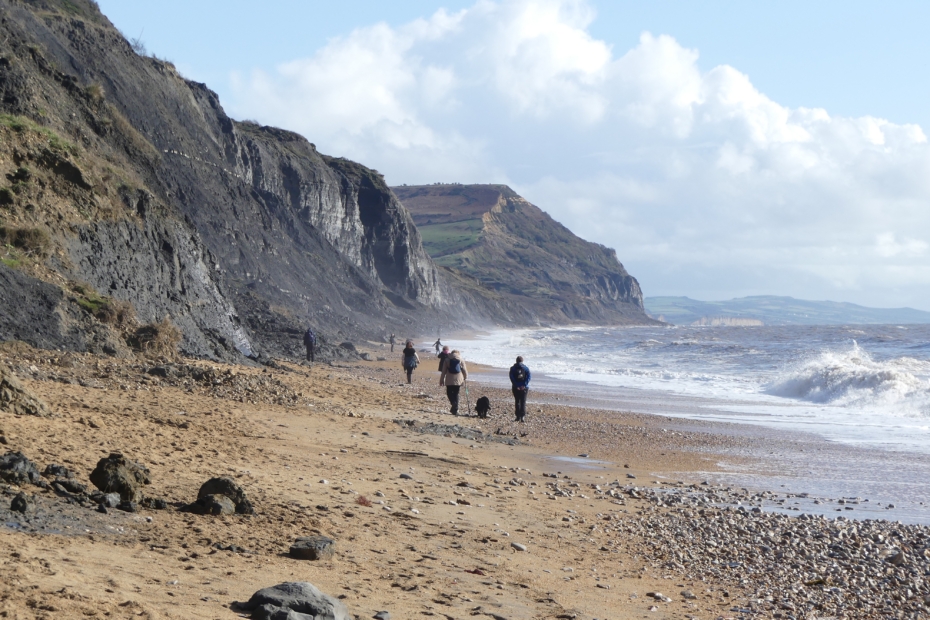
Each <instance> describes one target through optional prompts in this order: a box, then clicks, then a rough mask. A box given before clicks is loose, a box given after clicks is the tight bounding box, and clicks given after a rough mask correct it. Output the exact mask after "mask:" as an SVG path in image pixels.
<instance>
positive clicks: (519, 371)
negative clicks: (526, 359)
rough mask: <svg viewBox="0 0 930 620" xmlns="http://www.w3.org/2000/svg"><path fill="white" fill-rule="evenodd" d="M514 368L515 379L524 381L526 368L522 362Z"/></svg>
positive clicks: (519, 381) (520, 381)
mask: <svg viewBox="0 0 930 620" xmlns="http://www.w3.org/2000/svg"><path fill="white" fill-rule="evenodd" d="M514 368H515V369H516V372H515V373H513V378H514V380H515V381H516V382H517V383H523V382H524V381H526V368H524V367H523V365H522V364H521V365H519V366H514Z"/></svg>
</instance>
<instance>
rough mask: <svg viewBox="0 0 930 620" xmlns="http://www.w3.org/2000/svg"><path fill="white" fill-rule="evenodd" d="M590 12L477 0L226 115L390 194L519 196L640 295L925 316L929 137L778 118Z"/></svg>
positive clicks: (328, 49) (872, 125)
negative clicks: (617, 37)
mask: <svg viewBox="0 0 930 620" xmlns="http://www.w3.org/2000/svg"><path fill="white" fill-rule="evenodd" d="M595 19H596V15H595V13H594V11H593V9H592V8H591V7H590V6H588V5H587V4H586V3H585V2H583V1H581V0H502V1H500V2H491V1H489V0H479V1H478V2H477V3H476V4H475V5H474V6H472V7H471V8H469V9H466V10H463V11H459V12H456V13H450V12H447V11H438V12H436V13H435V14H433V15H431V16H428V17H424V18H422V19H419V20H416V21H414V22H412V23H410V24H407V25H404V26H401V27H396V28H394V27H390V26H388V25H386V24H375V25H372V26H368V27H364V28H360V29H358V30H356V31H354V32H352V33H350V34H348V35H346V36H344V37H341V38H337V39H333V40H332V41H330V42H329V44H328V45H326V46H325V47H324V48H322V49H320V50H318V51H317V52H316V53H315V54H314V55H312V56H311V57H309V58H304V59H296V60H293V61H291V62H288V63H285V64H282V65H281V66H279V67H278V68H277V70H276V71H274V72H273V73H265V72H261V71H255V72H252V73H250V74H237V75H235V76H233V83H234V92H235V93H236V97H235V101H234V102H233V106H232V109H233V111H234V112H235V113H238V114H240V115H241V116H243V117H246V116H247V117H253V118H258V119H259V120H262V121H263V122H266V123H269V124H276V125H282V126H285V127H287V128H290V129H293V130H296V131H299V132H301V133H303V134H304V135H306V136H307V137H308V138H310V139H311V140H312V141H314V142H316V143H317V144H318V146H319V147H320V149H321V150H323V151H324V152H330V153H334V154H339V155H345V156H348V157H352V158H355V159H358V160H360V161H362V162H364V163H366V164H368V165H371V166H372V167H375V168H377V169H379V170H380V171H381V172H383V173H385V174H386V176H387V178H388V180H389V182H392V183H395V184H400V183H430V182H434V181H460V182H507V183H510V184H512V185H513V186H514V187H515V189H517V190H518V191H520V192H521V193H523V194H524V195H525V196H526V197H527V198H529V199H530V200H532V201H533V202H535V203H536V204H538V205H539V206H541V207H542V208H544V209H546V210H547V211H549V212H550V213H551V214H552V215H553V216H554V217H556V218H557V219H559V220H561V221H562V222H563V223H565V224H566V225H567V226H568V227H569V228H571V229H572V230H574V231H575V232H576V233H578V234H580V235H582V236H584V237H585V238H588V239H591V240H593V241H598V242H600V243H604V244H605V245H608V246H611V247H614V248H616V249H617V252H618V255H619V256H620V258H621V259H622V260H623V261H624V263H626V265H627V267H628V268H629V269H630V271H631V272H632V273H633V274H634V275H636V276H637V277H639V279H640V280H641V282H642V284H643V288H644V289H645V291H646V293H647V294H689V295H692V296H697V297H703V298H720V297H728V296H736V295H743V294H762V293H776V294H791V295H795V296H799V297H809V298H810V297H816V298H834V299H847V300H851V301H858V302H860V303H867V304H873V305H892V304H910V305H914V306H918V307H923V308H926V309H930V292H928V289H927V284H930V269H928V268H927V266H926V264H925V263H926V261H927V254H928V248H930V245H928V241H930V232H928V231H930V209H928V208H927V204H928V200H930V174H928V173H930V146H928V144H927V138H926V135H925V133H924V131H923V130H922V129H921V128H920V127H919V126H917V125H900V124H894V123H891V122H888V121H886V120H883V119H880V118H873V117H862V118H843V117H837V116H833V115H831V114H830V113H829V111H827V110H823V109H811V108H789V107H786V106H783V105H781V104H779V103H777V102H776V101H773V100H772V99H771V98H769V97H767V96H766V95H765V94H764V93H762V92H760V91H759V90H758V89H757V88H756V87H755V86H754V85H753V83H752V81H751V79H750V77H749V76H747V75H745V74H744V73H741V72H740V71H739V70H738V69H737V68H734V67H732V66H726V65H722V66H717V67H713V68H710V69H709V70H705V69H702V68H701V67H700V65H699V51H698V50H693V49H687V48H685V47H683V46H682V45H681V44H679V43H678V42H677V41H676V40H675V39H674V37H673V36H670V35H666V34H660V35H654V34H650V33H644V34H643V35H642V36H641V38H640V40H639V42H638V44H637V45H636V46H635V47H633V48H632V49H629V50H615V49H612V47H611V46H610V45H608V44H607V43H605V42H604V41H599V40H597V39H595V38H594V37H592V36H591V35H590V33H589V32H588V28H589V26H590V25H591V23H592V22H593V20H595Z"/></svg>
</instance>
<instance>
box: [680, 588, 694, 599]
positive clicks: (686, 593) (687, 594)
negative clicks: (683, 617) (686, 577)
mask: <svg viewBox="0 0 930 620" xmlns="http://www.w3.org/2000/svg"><path fill="white" fill-rule="evenodd" d="M681 596H682V597H683V598H684V599H685V600H686V601H693V600H694V599H696V598H697V597H696V596H695V595H694V592H692V591H691V590H682V591H681Z"/></svg>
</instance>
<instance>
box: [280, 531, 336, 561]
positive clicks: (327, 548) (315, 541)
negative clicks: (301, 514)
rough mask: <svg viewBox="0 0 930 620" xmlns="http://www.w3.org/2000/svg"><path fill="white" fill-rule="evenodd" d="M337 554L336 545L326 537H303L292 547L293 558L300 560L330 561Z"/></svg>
mask: <svg viewBox="0 0 930 620" xmlns="http://www.w3.org/2000/svg"><path fill="white" fill-rule="evenodd" d="M335 552H336V543H335V542H334V541H333V539H332V538H327V537H326V536H302V537H300V538H298V539H297V540H296V541H294V544H293V545H291V557H292V558H297V559H298V560H328V559H330V558H331V557H333V555H334V554H335Z"/></svg>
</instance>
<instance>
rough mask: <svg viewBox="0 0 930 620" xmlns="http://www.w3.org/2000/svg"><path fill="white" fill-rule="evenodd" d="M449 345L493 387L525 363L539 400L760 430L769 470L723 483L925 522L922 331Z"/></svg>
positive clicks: (926, 388) (736, 473) (728, 333)
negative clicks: (483, 368)
mask: <svg viewBox="0 0 930 620" xmlns="http://www.w3.org/2000/svg"><path fill="white" fill-rule="evenodd" d="M450 344H455V345H456V346H458V347H459V348H461V349H462V351H463V354H464V355H465V358H466V360H468V361H471V362H476V363H479V364H483V365H487V366H490V367H493V368H497V369H500V371H499V372H497V373H491V374H489V375H488V376H487V377H485V380H488V381H490V382H491V383H499V384H501V385H505V384H506V374H505V373H504V372H503V370H504V369H506V368H509V367H510V366H511V365H512V364H513V362H514V358H515V356H516V355H522V356H523V357H524V358H525V360H526V363H527V365H528V366H529V367H530V368H531V370H532V372H533V374H534V380H533V384H534V387H537V388H538V389H542V390H544V391H547V392H555V393H568V394H570V395H572V396H573V397H575V398H583V399H585V400H587V401H589V402H590V403H591V404H594V405H596V406H598V407H600V408H604V409H608V410H610V409H616V410H624V411H628V410H632V411H635V412H638V413H652V414H656V415H661V416H666V417H668V418H672V419H677V420H680V421H685V420H689V419H690V420H708V421H713V422H721V423H724V424H725V425H726V427H727V428H730V429H734V428H735V429H737V430H736V431H728V432H736V433H739V432H740V431H739V429H740V428H741V426H742V425H745V426H744V427H743V428H745V430H746V432H747V433H750V434H752V433H753V432H755V431H754V430H753V429H767V433H762V435H763V436H766V437H770V438H772V445H773V449H772V450H771V454H772V455H775V456H771V457H769V458H768V462H767V463H766V467H765V471H764V472H763V471H762V470H761V469H760V468H756V470H752V469H746V468H741V467H740V466H737V465H732V466H729V465H728V464H727V463H721V464H720V471H718V472H716V473H714V474H713V476H711V477H715V478H716V479H718V480H726V481H730V482H732V483H734V484H738V485H741V486H747V485H748V486H754V487H757V488H759V487H772V486H775V487H780V488H781V489H783V490H784V489H789V490H793V491H794V492H796V493H799V494H800V493H804V494H808V495H809V497H810V498H811V502H813V501H814V499H816V498H817V497H821V496H822V497H823V498H826V497H830V498H832V499H834V500H835V499H837V498H849V499H850V501H851V502H852V501H856V504H855V505H856V506H860V505H861V506H862V508H861V509H860V512H859V513H857V514H856V515H850V514H846V515H845V516H853V517H855V516H867V517H870V518H879V517H881V518H896V519H900V520H903V521H907V522H921V523H930V325H849V326H807V325H790V326H758V327H729V326H727V327H724V326H720V327H693V326H661V327H653V326H650V327H568V328H544V329H519V330H497V331H492V332H489V333H484V334H481V335H478V336H476V337H474V338H473V339H471V340H469V341H464V342H462V341H456V342H455V343H450ZM781 440H785V441H787V440H793V441H794V444H793V445H795V446H802V445H803V446H807V448H806V449H802V448H796V449H793V450H792V449H786V448H784V445H785V442H784V441H781ZM776 444H777V445H776ZM734 456H736V455H734ZM756 456H757V457H762V456H763V455H759V454H757V455H756ZM737 460H738V459H735V458H734V462H735V461H737ZM763 460H764V459H763ZM709 475H710V474H709ZM801 503H802V504H803V503H804V502H801ZM889 504H893V505H894V509H888V505H889ZM821 505H822V504H817V505H816V506H821ZM879 506H880V507H879ZM809 508H811V509H812V510H811V511H814V512H817V511H823V510H825V508H824V509H820V508H816V507H815V506H810V507H809Z"/></svg>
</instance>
